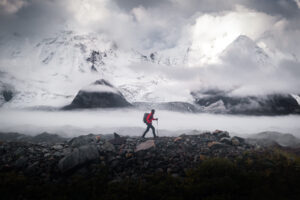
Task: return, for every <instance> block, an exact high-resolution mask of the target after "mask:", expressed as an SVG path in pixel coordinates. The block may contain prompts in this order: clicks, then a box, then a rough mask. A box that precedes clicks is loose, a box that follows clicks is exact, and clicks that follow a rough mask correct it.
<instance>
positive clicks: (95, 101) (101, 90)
mask: <svg viewBox="0 0 300 200" xmlns="http://www.w3.org/2000/svg"><path fill="white" fill-rule="evenodd" d="M129 106H131V104H130V103H129V102H128V101H127V100H126V99H125V98H124V96H123V94H122V93H121V92H120V91H119V90H118V89H116V88H115V87H114V86H112V85H111V84H110V83H108V82H107V81H106V80H103V79H101V80H98V81H96V82H94V83H93V84H91V85H89V86H88V87H86V88H83V89H81V90H80V91H79V92H78V94H77V95H76V97H75V98H74V100H73V101H72V103H71V104H70V105H68V106H65V107H64V108H63V109H65V110H70V109H78V108H116V107H129Z"/></svg>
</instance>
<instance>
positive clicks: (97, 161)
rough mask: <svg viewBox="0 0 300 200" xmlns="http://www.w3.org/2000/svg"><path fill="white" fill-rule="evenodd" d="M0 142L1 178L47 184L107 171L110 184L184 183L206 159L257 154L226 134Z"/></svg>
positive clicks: (91, 137)
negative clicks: (167, 179)
mask: <svg viewBox="0 0 300 200" xmlns="http://www.w3.org/2000/svg"><path fill="white" fill-rule="evenodd" d="M44 134H45V133H44ZM2 135H3V134H2ZM19 138H20V136H19ZM1 140H2V142H1V143H0V166H1V167H0V172H7V171H18V172H20V173H24V174H25V175H30V176H37V177H42V179H43V180H44V181H63V180H65V178H66V177H68V176H70V175H74V174H77V175H82V176H87V177H88V176H92V175H94V174H99V173H102V172H103V171H104V170H106V171H107V172H108V175H109V178H110V180H119V179H123V178H139V177H142V176H144V175H147V174H153V173H166V174H170V175H172V176H176V177H177V176H179V177H180V176H184V174H185V170H187V169H190V168H193V167H195V166H197V165H198V164H199V163H201V162H202V161H203V160H205V159H207V158H211V157H225V158H229V159H231V158H232V159H233V158H236V157H238V156H241V155H243V153H244V152H246V151H253V150H255V149H256V148H258V147H257V146H255V145H250V144H248V143H247V142H246V141H245V140H244V139H243V138H240V137H230V136H229V133H228V132H224V131H215V132H213V133H210V132H206V133H202V134H197V135H186V134H183V135H181V136H179V137H160V138H157V139H151V138H149V139H141V138H137V137H121V136H119V135H118V134H116V133H115V134H114V136H113V137H112V136H103V135H94V134H89V135H85V136H79V137H76V138H72V139H65V140H63V139H61V140H59V142H54V143H47V142H45V141H42V140H40V141H37V140H36V141H35V140H31V141H30V140H28V139H27V140H19V141H17V142H16V141H12V139H11V140H4V137H1Z"/></svg>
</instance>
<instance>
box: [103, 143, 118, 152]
mask: <svg viewBox="0 0 300 200" xmlns="http://www.w3.org/2000/svg"><path fill="white" fill-rule="evenodd" d="M100 150H102V151H111V152H115V151H116V149H115V146H114V145H113V144H111V143H110V142H105V143H104V144H103V145H101V147H100Z"/></svg>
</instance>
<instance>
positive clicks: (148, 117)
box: [146, 113, 154, 124]
mask: <svg viewBox="0 0 300 200" xmlns="http://www.w3.org/2000/svg"><path fill="white" fill-rule="evenodd" d="M152 120H154V118H153V114H152V113H150V114H149V115H148V116H147V118H146V121H147V123H148V124H151V123H152Z"/></svg>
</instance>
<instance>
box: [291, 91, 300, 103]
mask: <svg viewBox="0 0 300 200" xmlns="http://www.w3.org/2000/svg"><path fill="white" fill-rule="evenodd" d="M292 97H293V98H294V99H295V100H296V101H297V102H298V104H299V105H300V96H299V95H296V94H292Z"/></svg>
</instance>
